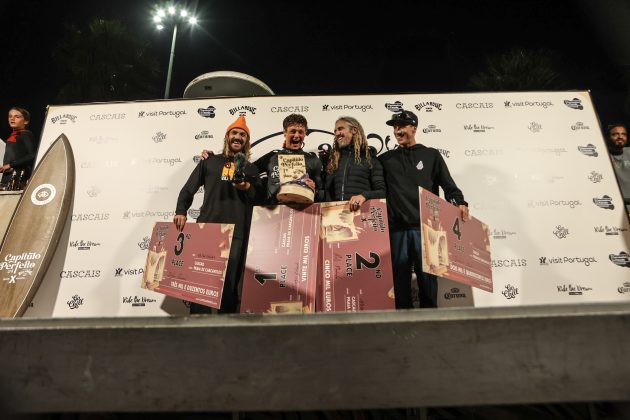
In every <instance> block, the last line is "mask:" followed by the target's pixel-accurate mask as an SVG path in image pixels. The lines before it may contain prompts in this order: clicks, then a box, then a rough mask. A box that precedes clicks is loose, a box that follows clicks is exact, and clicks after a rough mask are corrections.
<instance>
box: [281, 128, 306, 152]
mask: <svg viewBox="0 0 630 420" xmlns="http://www.w3.org/2000/svg"><path fill="white" fill-rule="evenodd" d="M305 137H306V126H305V125H303V124H291V125H289V126H288V127H287V128H285V129H284V147H285V148H286V149H290V150H300V149H301V148H302V146H303V145H304V138H305Z"/></svg>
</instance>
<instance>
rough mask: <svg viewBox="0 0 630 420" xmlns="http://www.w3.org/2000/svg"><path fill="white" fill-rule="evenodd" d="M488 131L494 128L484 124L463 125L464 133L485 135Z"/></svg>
mask: <svg viewBox="0 0 630 420" xmlns="http://www.w3.org/2000/svg"><path fill="white" fill-rule="evenodd" d="M488 130H494V127H492V126H490V125H485V124H475V123H473V124H464V131H472V132H473V133H485V132H486V131H488Z"/></svg>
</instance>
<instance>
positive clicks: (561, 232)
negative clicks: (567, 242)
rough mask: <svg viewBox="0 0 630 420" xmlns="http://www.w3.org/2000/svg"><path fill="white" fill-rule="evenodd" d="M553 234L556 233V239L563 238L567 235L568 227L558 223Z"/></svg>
mask: <svg viewBox="0 0 630 420" xmlns="http://www.w3.org/2000/svg"><path fill="white" fill-rule="evenodd" d="M553 234H554V235H556V237H557V238H558V239H564V238H566V237H567V236H569V229H567V228H565V227H564V226H562V225H558V226H556V230H555V231H554V232H553Z"/></svg>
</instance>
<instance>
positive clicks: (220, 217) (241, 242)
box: [173, 116, 258, 314]
mask: <svg viewBox="0 0 630 420" xmlns="http://www.w3.org/2000/svg"><path fill="white" fill-rule="evenodd" d="M249 148H250V136H249V128H248V127H247V124H246V121H245V117H244V116H240V117H238V119H237V120H236V121H234V122H233V123H232V125H230V126H229V127H228V128H227V131H226V133H225V139H224V142H223V153H221V154H220V155H211V156H209V157H208V158H207V159H205V160H202V161H200V162H199V164H198V165H197V166H196V167H195V169H194V170H193V172H192V174H191V175H190V177H189V178H188V181H187V182H186V185H184V187H183V188H182V190H181V191H180V193H179V197H178V198H177V209H176V211H175V218H174V219H173V222H175V225H176V226H177V229H179V230H180V231H181V230H183V229H184V225H185V223H186V212H187V211H188V209H189V208H190V205H191V204H192V202H193V198H194V196H195V193H196V192H197V190H198V189H199V187H201V186H202V185H203V191H204V193H203V204H202V206H201V209H199V217H198V218H197V223H233V224H234V234H233V236H232V246H231V249H230V256H229V258H228V265H227V271H226V273H225V282H224V286H223V297H222V300H221V308H220V309H219V313H234V312H236V310H237V307H238V290H239V287H240V282H241V278H242V275H243V267H244V264H243V263H244V261H245V251H246V250H247V238H248V237H247V235H248V233H249V223H250V220H251V212H252V201H253V199H254V196H255V190H256V188H258V185H252V184H251V183H250V182H248V181H242V182H236V181H234V171H235V166H236V165H235V162H234V160H235V159H234V157H235V155H236V154H237V153H239V152H242V153H243V154H244V155H245V159H246V162H245V167H244V169H243V171H244V173H245V174H244V175H245V179H247V180H254V179H257V177H258V170H257V169H256V167H255V166H254V165H252V164H251V163H249ZM252 182H254V183H256V182H257V181H252ZM210 312H211V310H210V308H209V307H206V306H203V305H200V304H197V303H192V304H191V308H190V313H191V314H195V313H196V314H198V313H210Z"/></svg>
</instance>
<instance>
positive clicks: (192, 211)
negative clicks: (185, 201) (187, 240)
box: [188, 208, 201, 219]
mask: <svg viewBox="0 0 630 420" xmlns="http://www.w3.org/2000/svg"><path fill="white" fill-rule="evenodd" d="M200 213H201V209H193V208H190V209H188V216H190V217H191V218H192V219H197V218H198V217H199V214H200Z"/></svg>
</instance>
